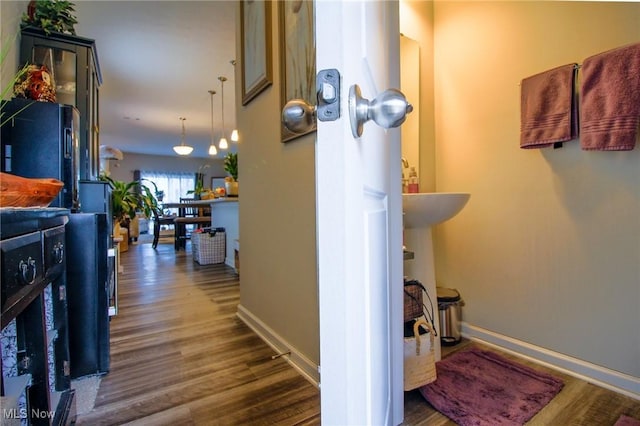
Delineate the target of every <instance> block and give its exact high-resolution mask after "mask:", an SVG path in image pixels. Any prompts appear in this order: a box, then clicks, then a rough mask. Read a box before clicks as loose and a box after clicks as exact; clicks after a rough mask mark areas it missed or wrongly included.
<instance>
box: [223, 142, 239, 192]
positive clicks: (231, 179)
mask: <svg viewBox="0 0 640 426" xmlns="http://www.w3.org/2000/svg"><path fill="white" fill-rule="evenodd" d="M224 170H225V171H226V172H227V173H229V176H228V177H226V178H225V182H224V189H225V191H226V192H227V196H230V197H237V196H238V154H237V153H234V152H230V153H228V154H227V155H226V156H225V157H224Z"/></svg>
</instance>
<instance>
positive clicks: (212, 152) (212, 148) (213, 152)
mask: <svg viewBox="0 0 640 426" xmlns="http://www.w3.org/2000/svg"><path fill="white" fill-rule="evenodd" d="M209 94H210V95H211V145H209V155H216V154H217V153H218V149H217V148H216V144H215V143H214V141H213V95H215V94H216V91H215V90H209Z"/></svg>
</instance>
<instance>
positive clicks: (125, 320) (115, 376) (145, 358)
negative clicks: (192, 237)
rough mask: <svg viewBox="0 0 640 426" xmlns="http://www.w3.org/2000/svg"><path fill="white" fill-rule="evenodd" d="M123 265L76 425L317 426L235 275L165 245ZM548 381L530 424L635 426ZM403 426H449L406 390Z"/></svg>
mask: <svg viewBox="0 0 640 426" xmlns="http://www.w3.org/2000/svg"><path fill="white" fill-rule="evenodd" d="M121 261H122V266H123V268H124V272H123V273H122V274H121V275H120V288H119V295H120V306H119V308H120V312H119V315H118V316H116V317H114V318H113V319H112V321H111V371H110V372H109V374H107V375H106V376H104V377H103V379H102V382H101V384H100V389H99V392H98V396H97V399H96V404H95V407H94V409H93V411H91V412H90V413H88V414H85V415H82V416H79V417H78V424H80V425H122V424H137V425H154V426H155V425H239V424H242V425H246V424H250V425H317V424H320V397H319V391H318V389H317V388H316V387H314V386H313V385H311V384H310V383H309V382H307V381H306V380H305V379H304V378H302V377H301V376H300V375H299V374H298V373H297V372H296V371H295V370H294V369H293V368H292V367H290V366H289V365H288V364H287V363H286V361H284V360H283V359H271V356H272V355H274V352H273V350H271V349H270V348H269V347H268V346H267V345H266V344H265V343H264V342H263V341H262V340H260V339H259V338H258V337H257V336H256V335H255V334H254V333H253V332H252V331H251V330H250V329H249V328H248V327H247V326H245V325H244V324H243V323H242V322H241V321H240V320H239V319H238V318H237V317H236V310H237V305H238V303H239V282H238V277H237V275H235V274H234V272H233V270H231V269H230V268H228V267H225V266H224V265H205V266H200V265H198V264H196V263H194V262H193V261H192V257H191V252H190V248H189V247H188V250H187V252H185V251H180V252H178V253H176V252H175V251H174V248H173V244H172V243H169V244H160V245H159V246H158V249H157V250H153V249H152V248H151V245H150V244H139V245H135V244H134V245H131V246H130V248H129V251H128V252H126V253H123V254H122V257H121ZM467 344H468V342H465V343H463V344H460V345H457V346H455V347H454V349H453V350H459V349H461V348H463V347H464V346H465V345H467ZM503 355H505V354H503ZM505 356H509V355H505ZM520 361H522V360H520ZM522 362H523V363H525V364H528V365H533V364H530V363H527V362H526V361H522ZM535 368H539V369H541V370H545V371H550V370H548V369H545V368H543V367H539V366H535ZM554 374H556V375H558V376H560V377H562V378H563V379H564V380H565V383H566V385H565V388H564V389H563V390H562V392H561V393H560V394H559V395H558V396H557V397H556V398H555V399H554V400H553V401H552V402H551V403H550V404H549V405H548V406H547V407H545V408H544V409H543V410H542V411H541V412H540V413H539V414H538V415H537V416H536V417H534V418H533V419H532V421H531V422H529V424H531V425H607V426H610V425H613V424H614V423H615V421H616V420H617V419H618V417H619V416H620V414H627V415H630V416H632V417H635V418H639V419H640V402H639V401H636V400H633V399H631V398H628V397H624V396H622V395H619V394H616V393H613V392H609V391H606V390H604V389H602V388H599V387H596V386H593V385H591V384H588V383H586V382H584V381H581V380H577V379H574V378H572V377H569V376H566V375H562V374H558V373H557V372H554ZM403 424H404V425H415V426H418V425H429V426H431V425H447V426H448V425H454V423H453V422H451V421H450V420H448V419H447V418H446V417H445V416H443V415H442V414H440V413H438V412H437V411H435V410H434V409H433V408H431V406H430V405H429V404H428V403H427V402H426V401H425V400H424V399H423V398H422V397H421V396H420V394H419V393H418V392H417V391H414V392H406V393H405V422H404V423H403Z"/></svg>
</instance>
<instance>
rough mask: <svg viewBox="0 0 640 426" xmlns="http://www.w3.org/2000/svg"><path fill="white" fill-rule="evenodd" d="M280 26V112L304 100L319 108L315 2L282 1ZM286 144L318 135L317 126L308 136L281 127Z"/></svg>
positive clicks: (300, 0) (280, 4)
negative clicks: (317, 105)
mask: <svg viewBox="0 0 640 426" xmlns="http://www.w3.org/2000/svg"><path fill="white" fill-rule="evenodd" d="M278 5H279V27H280V73H281V74H280V79H281V80H280V81H281V91H282V93H281V105H280V109H281V110H282V108H284V105H285V104H286V103H287V102H288V101H290V100H291V99H302V100H304V101H305V102H306V103H308V104H309V105H313V106H315V105H316V103H317V101H316V45H315V37H314V34H315V31H314V16H313V8H314V2H313V1H302V0H293V1H292V0H286V1H281V2H279V4H278ZM280 127H281V134H282V142H288V141H290V140H293V139H295V138H297V137H300V136H302V135H305V134H308V133H311V132H315V131H316V126H315V124H314V125H313V128H311V129H309V130H308V131H307V132H304V133H293V132H291V131H290V130H289V129H287V128H286V127H285V126H284V125H282V124H281V125H280Z"/></svg>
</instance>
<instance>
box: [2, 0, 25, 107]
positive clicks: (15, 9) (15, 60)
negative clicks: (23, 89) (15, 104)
mask: <svg viewBox="0 0 640 426" xmlns="http://www.w3.org/2000/svg"><path fill="white" fill-rule="evenodd" d="M27 4H28V2H27V1H6V0H3V1H0V22H1V23H2V25H1V26H0V46H2V49H5V48H6V47H8V48H9V50H8V54H7V57H6V58H5V60H4V62H3V63H2V69H1V70H0V88H2V90H3V91H4V89H5V88H6V87H7V86H8V85H9V84H10V82H11V81H12V79H13V76H15V74H16V72H17V71H18V65H19V63H20V44H19V41H20V36H19V33H20V20H21V17H22V12H23V11H24V10H26V8H27ZM12 41H13V44H11V42H12ZM3 53H4V50H3ZM12 95H13V93H12V92H11V91H9V92H8V93H7V96H6V98H7V99H10V98H11V97H12Z"/></svg>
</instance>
